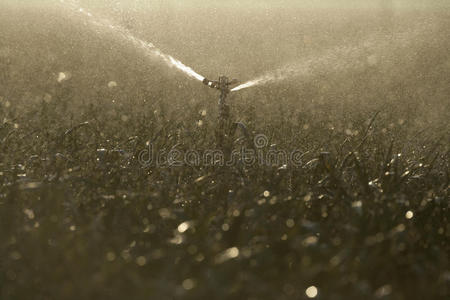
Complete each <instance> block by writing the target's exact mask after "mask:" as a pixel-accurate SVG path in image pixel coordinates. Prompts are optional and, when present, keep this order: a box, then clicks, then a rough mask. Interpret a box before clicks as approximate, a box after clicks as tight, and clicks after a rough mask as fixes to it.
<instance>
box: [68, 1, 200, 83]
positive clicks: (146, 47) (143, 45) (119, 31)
mask: <svg viewBox="0 0 450 300" xmlns="http://www.w3.org/2000/svg"><path fill="white" fill-rule="evenodd" d="M60 2H61V3H63V4H64V5H65V6H66V7H69V8H70V9H71V10H72V11H74V12H76V13H78V14H82V15H84V16H86V17H88V21H89V23H91V24H93V25H95V26H97V27H100V28H105V29H108V30H109V31H111V32H113V33H115V34H116V35H117V36H119V37H121V38H122V39H123V40H125V41H126V42H128V43H131V44H133V45H134V46H135V47H137V48H139V49H142V50H143V51H144V54H146V55H148V56H151V57H156V58H159V59H161V60H162V61H163V62H164V63H166V65H168V66H169V67H175V68H177V69H178V70H180V71H181V72H183V73H184V74H186V75H187V76H189V77H191V78H193V79H196V80H198V81H203V80H204V79H205V77H203V76H202V75H200V74H198V73H197V72H195V71H194V70H193V69H192V68H190V67H188V66H186V65H185V64H183V63H182V62H181V61H179V60H177V59H175V58H174V57H173V56H171V55H168V54H164V53H162V52H161V50H159V49H158V48H157V47H155V45H153V44H152V43H149V42H146V41H144V40H142V39H140V38H138V37H135V36H134V35H133V34H132V33H131V32H130V31H129V30H127V29H126V28H123V27H122V26H119V25H115V24H112V23H111V22H110V21H109V20H107V19H104V18H100V17H98V16H94V15H93V14H92V13H91V12H89V11H88V10H87V9H84V8H82V7H81V6H80V5H79V4H78V2H77V1H74V0H60Z"/></svg>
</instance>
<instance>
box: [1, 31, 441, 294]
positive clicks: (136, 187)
mask: <svg viewBox="0 0 450 300" xmlns="http://www.w3.org/2000/svg"><path fill="white" fill-rule="evenodd" d="M60 25H61V26H64V24H60ZM65 26H68V25H65ZM4 28H5V27H4ZM64 30H74V29H70V28H69V29H67V28H66V29H64ZM11 31H12V29H11V28H10V29H9V32H11ZM70 32H72V33H73V31H70ZM84 34H85V35H82V36H77V35H76V34H73V35H68V36H69V38H67V39H68V40H65V41H66V42H67V43H63V42H58V40H59V39H63V37H62V36H60V37H59V39H58V38H56V39H55V40H54V43H56V44H52V47H50V46H49V48H48V49H47V50H48V51H44V50H45V49H46V48H45V43H43V44H42V45H40V46H39V47H36V49H34V51H37V52H39V51H41V52H39V53H47V52H48V53H54V55H55V56H54V57H53V59H50V58H51V57H50V58H49V57H44V56H38V57H36V56H33V55H29V53H34V52H33V51H28V52H27V51H26V48H21V47H17V49H21V51H19V52H14V50H13V49H14V48H12V49H11V48H9V47H6V46H3V47H0V48H1V49H3V50H2V52H1V56H0V67H1V70H2V71H3V72H2V73H0V75H1V76H3V77H0V78H2V79H3V83H6V84H7V85H4V86H2V87H3V89H2V93H1V94H0V120H2V123H1V125H0V141H1V144H0V257H1V260H0V298H1V299H124V298H129V299H206V298H211V299H303V298H307V297H308V295H307V294H306V293H305V291H307V289H308V287H311V286H315V287H316V288H317V290H318V294H317V296H316V297H317V299H344V298H345V299H446V297H448V296H449V294H450V291H449V288H448V286H449V281H450V269H449V255H448V254H449V252H450V243H449V240H450V222H449V221H450V220H449V213H448V212H449V201H448V199H449V194H448V193H449V191H448V187H449V136H450V134H449V127H448V121H447V120H448V118H447V117H448V106H449V104H448V86H447V85H446V78H448V77H447V75H448V69H447V68H445V66H446V63H448V53H446V52H445V51H442V49H445V45H448V43H447V42H448V41H436V40H433V39H432V40H431V41H428V40H425V41H423V40H422V41H419V42H417V43H416V44H414V47H416V48H415V49H419V50H418V51H413V52H414V53H417V52H420V53H422V54H421V55H417V56H414V55H409V56H408V55H406V56H407V57H408V58H401V55H398V57H397V56H395V57H394V58H398V60H400V61H401V62H402V64H399V65H395V68H394V66H393V65H392V64H393V62H392V61H394V60H395V59H391V60H387V62H386V63H385V64H380V65H379V66H375V67H371V68H364V69H363V70H353V71H348V72H340V73H339V74H320V75H319V76H316V77H315V78H311V80H308V81H297V82H295V81H288V82H285V83H281V84H274V85H271V86H267V87H260V88H257V89H254V90H250V89H249V90H248V91H243V92H242V93H239V94H236V95H232V96H231V97H230V102H231V104H232V112H233V119H234V120H239V121H242V122H243V123H245V124H246V125H247V127H248V130H249V133H250V136H251V137H250V140H249V141H248V142H249V143H252V138H253V137H254V136H256V135H258V134H264V135H265V136H266V137H267V138H268V144H267V145H266V146H265V147H263V148H261V149H260V150H261V151H263V152H264V151H269V150H270V149H280V150H285V151H293V150H298V151H299V153H301V154H302V157H301V163H300V164H297V165H292V164H288V165H286V166H283V165H282V164H272V165H266V164H259V163H254V164H247V165H245V164H243V163H241V164H239V163H236V164H235V165H233V166H231V167H219V166H205V165H201V164H200V165H197V166H182V167H175V166H172V167H160V166H157V165H154V164H153V165H149V166H142V164H140V162H139V159H138V158H139V155H140V153H142V151H143V150H146V149H148V143H151V144H152V145H153V146H154V151H163V150H165V151H168V150H170V149H174V148H176V149H181V150H184V151H187V150H189V149H193V150H197V151H200V152H201V151H205V150H207V149H215V148H216V145H215V135H214V132H215V130H216V115H217V108H216V100H215V98H216V97H217V95H215V93H214V91H211V90H204V89H203V87H201V86H198V85H197V83H196V82H191V81H186V80H185V78H184V77H182V76H178V75H176V74H174V73H171V72H168V71H165V69H164V68H163V67H161V66H152V67H147V66H144V64H140V63H139V62H137V63H131V62H130V59H129V58H130V57H136V53H134V52H133V51H132V50H130V49H114V50H111V51H113V52H114V53H112V52H109V54H110V55H111V56H108V57H106V56H103V55H101V51H99V50H98V49H97V48H96V47H95V46H92V43H94V42H93V41H94V39H93V38H92V40H90V39H89V37H91V35H89V34H86V33H84ZM86 39H88V40H89V41H90V42H91V43H90V44H89V46H86V45H84V46H80V47H81V50H80V51H81V52H82V53H84V56H81V57H80V56H79V55H77V54H76V53H78V52H74V50H70V49H72V48H71V47H70V46H67V45H69V44H74V45H76V44H80V45H83V41H85V40H86ZM36 42H37V41H36ZM14 43H18V44H19V45H21V44H20V43H28V42H27V41H22V42H20V41H14ZM95 45H97V44H95ZM430 45H431V46H430ZM0 46H1V44H0ZM97 46H98V47H101V46H100V44H98V45H97ZM30 47H31V46H30ZM83 47H85V48H83ZM92 47H93V48H92ZM6 48H8V49H10V50H9V52H8V51H6V50H4V49H6ZM55 48H56V49H59V50H60V51H54V50H52V49H55ZM100 49H101V48H100ZM32 50H33V49H32ZM87 50H90V51H87ZM71 51H72V52H71ZM83 51H85V52H83ZM14 53H15V54H14ZM61 53H65V54H64V55H63V56H61V57H60V56H59V55H62V54H61ZM392 55H394V54H392ZM50 56H51V55H50ZM111 57H112V58H116V60H114V61H112V58H111ZM402 59H403V60H402ZM110 60H111V61H110ZM398 60H397V61H398ZM80 62H81V63H82V65H80ZM95 65H99V66H104V67H102V68H104V69H96V68H94V67H93V66H95ZM402 65H403V66H402ZM394 69H395V71H393V70H394ZM5 70H7V71H5ZM24 70H28V71H27V72H25V71H24ZM389 70H390V71H389ZM58 72H67V73H69V72H70V74H71V78H69V79H68V80H66V81H63V82H60V83H59V82H57V80H56V79H57V78H58ZM164 72H165V73H164ZM416 75H417V76H419V75H420V79H418V77H416ZM112 80H115V81H117V84H118V85H117V86H116V87H113V86H111V87H108V82H110V81H112ZM200 120H201V121H202V122H199V121H200ZM235 139H237V140H238V142H236V143H235V144H234V148H235V149H238V148H239V147H242V145H243V144H242V143H244V142H245V139H242V138H241V135H240V133H237V134H236V136H235ZM308 291H309V296H313V294H314V293H312V291H314V289H309V290H308Z"/></svg>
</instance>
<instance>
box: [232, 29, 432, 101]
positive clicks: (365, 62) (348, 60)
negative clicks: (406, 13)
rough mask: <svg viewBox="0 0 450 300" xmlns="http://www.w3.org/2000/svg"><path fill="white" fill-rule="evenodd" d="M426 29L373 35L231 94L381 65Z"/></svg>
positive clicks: (312, 56) (249, 82)
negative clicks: (298, 78) (247, 89)
mask: <svg viewBox="0 0 450 300" xmlns="http://www.w3.org/2000/svg"><path fill="white" fill-rule="evenodd" d="M426 27H427V26H426V24H419V25H418V26H417V27H415V28H410V29H408V30H407V31H405V32H399V33H396V34H395V37H391V38H388V37H386V36H385V37H380V36H376V35H374V36H372V37H370V38H367V39H365V40H364V41H363V42H359V43H357V44H354V45H345V46H338V47H334V48H332V49H328V50H326V51H323V52H321V53H318V54H315V55H311V56H310V57H308V58H305V59H303V60H302V61H300V62H296V63H291V64H289V65H286V66H284V67H282V68H279V69H277V70H275V71H272V72H269V73H266V74H264V75H262V76H260V77H257V78H255V79H253V80H250V81H247V82H245V83H243V84H241V85H239V86H237V87H235V88H233V89H232V90H231V91H232V92H236V91H239V90H243V89H246V88H250V87H255V86H259V85H263V84H267V83H273V82H277V81H281V80H286V79H288V78H293V77H311V76H317V75H321V74H327V73H328V74H329V73H332V72H342V71H348V70H360V69H364V68H367V67H368V66H371V65H376V64H378V62H379V60H380V59H383V60H388V59H391V58H392V57H391V56H392V50H393V49H395V48H399V47H402V48H406V47H408V45H409V44H410V43H411V42H413V41H414V40H415V37H416V36H417V35H418V34H420V33H421V32H424V31H425V30H429V28H426Z"/></svg>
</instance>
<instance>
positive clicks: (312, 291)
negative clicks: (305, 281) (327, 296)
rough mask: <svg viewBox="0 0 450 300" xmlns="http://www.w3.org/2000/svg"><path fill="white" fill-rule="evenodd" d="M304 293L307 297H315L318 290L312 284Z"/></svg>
mask: <svg viewBox="0 0 450 300" xmlns="http://www.w3.org/2000/svg"><path fill="white" fill-rule="evenodd" d="M305 294H306V296H307V297H308V298H315V297H316V296H317V294H318V290H317V288H316V287H315V286H313V285H312V286H310V287H308V288H307V289H306V290H305Z"/></svg>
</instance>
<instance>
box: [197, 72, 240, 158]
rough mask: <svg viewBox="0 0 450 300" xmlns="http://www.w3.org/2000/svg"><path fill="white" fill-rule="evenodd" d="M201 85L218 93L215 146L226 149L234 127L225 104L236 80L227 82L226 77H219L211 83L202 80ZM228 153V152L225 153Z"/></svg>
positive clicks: (207, 80)
mask: <svg viewBox="0 0 450 300" xmlns="http://www.w3.org/2000/svg"><path fill="white" fill-rule="evenodd" d="M203 83H204V84H205V85H207V86H209V87H210V88H213V89H217V90H219V91H220V96H219V103H218V104H219V118H218V126H217V131H216V137H217V144H218V146H220V147H222V148H224V149H225V150H230V149H227V148H228V146H230V145H228V144H229V143H225V141H226V140H227V139H229V137H230V136H231V135H233V134H234V131H235V130H236V125H235V124H233V123H232V122H231V120H230V119H231V118H230V107H229V106H228V104H227V103H226V99H227V96H228V94H229V93H230V92H231V86H232V85H235V84H237V83H238V80H236V79H233V80H231V81H230V80H229V79H228V77H226V76H219V80H217V81H212V80H209V79H206V78H205V79H203ZM226 144H227V145H226ZM227 152H228V151H227Z"/></svg>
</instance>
